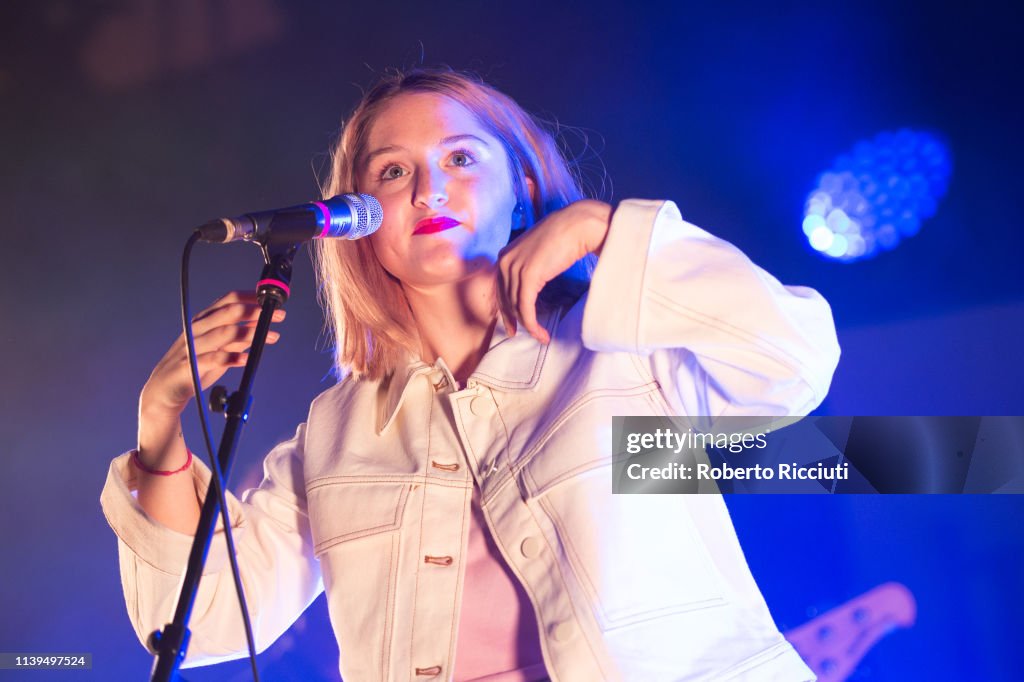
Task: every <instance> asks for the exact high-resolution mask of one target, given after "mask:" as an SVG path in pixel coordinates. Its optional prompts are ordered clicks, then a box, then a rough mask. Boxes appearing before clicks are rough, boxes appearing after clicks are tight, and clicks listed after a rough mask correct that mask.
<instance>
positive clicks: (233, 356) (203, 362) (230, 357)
mask: <svg viewBox="0 0 1024 682" xmlns="http://www.w3.org/2000/svg"><path fill="white" fill-rule="evenodd" d="M248 360H249V353H247V352H245V351H227V350H218V351H213V352H212V353H204V354H203V355H201V356H199V363H198V364H197V368H198V370H199V381H200V383H201V384H202V385H203V386H204V387H209V386H210V385H211V384H213V383H214V382H215V381H217V380H218V379H220V378H221V377H222V376H224V373H225V372H227V371H228V370H229V369H231V368H233V367H241V366H243V365H245V363H246V362H248ZM189 383H190V384H191V381H190V382H189Z"/></svg>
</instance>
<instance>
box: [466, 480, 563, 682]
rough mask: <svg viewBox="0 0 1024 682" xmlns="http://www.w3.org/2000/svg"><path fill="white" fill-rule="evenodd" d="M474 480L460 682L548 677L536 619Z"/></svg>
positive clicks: (522, 681) (507, 681)
mask: <svg viewBox="0 0 1024 682" xmlns="http://www.w3.org/2000/svg"><path fill="white" fill-rule="evenodd" d="M479 495H480V493H479V491H478V490H477V489H476V487H475V486H474V488H473V502H472V505H471V510H472V513H471V514H470V522H469V549H468V550H467V555H466V582H465V584H464V585H463V588H462V613H461V616H460V618H459V639H458V643H457V644H456V645H455V646H456V650H455V677H454V679H455V680H456V682H468V681H469V680H475V681H478V682H535V681H537V680H546V679H548V674H547V669H546V668H545V667H544V659H543V657H542V655H541V650H540V636H539V635H538V633H537V619H536V617H535V616H534V614H533V607H532V606H531V605H530V598H529V597H527V596H526V592H525V591H524V590H523V588H522V586H521V585H520V584H519V581H518V580H516V578H515V576H513V575H512V571H511V570H509V568H508V566H507V565H506V564H505V561H504V559H502V557H501V554H500V553H499V551H498V547H497V545H495V544H494V539H493V538H492V537H491V534H490V533H489V532H488V531H487V526H486V524H485V523H484V515H483V510H482V509H481V508H480V497H479Z"/></svg>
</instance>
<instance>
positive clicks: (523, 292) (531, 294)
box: [516, 276, 551, 344]
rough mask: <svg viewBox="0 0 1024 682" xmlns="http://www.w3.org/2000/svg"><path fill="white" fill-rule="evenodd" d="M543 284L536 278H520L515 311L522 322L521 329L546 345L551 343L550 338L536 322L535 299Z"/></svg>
mask: <svg viewBox="0 0 1024 682" xmlns="http://www.w3.org/2000/svg"><path fill="white" fill-rule="evenodd" d="M545 284H546V282H542V281H540V279H539V278H537V277H529V276H525V277H521V278H520V280H519V296H518V299H519V300H518V307H517V308H516V310H517V311H518V313H519V319H520V320H522V321H523V327H525V328H526V331H528V332H529V333H530V336H532V337H533V338H535V339H537V340H538V341H540V342H541V343H545V344H546V343H550V342H551V337H550V336H549V335H548V332H547V330H546V329H544V327H542V326H541V325H540V323H538V322H537V297H538V296H539V295H540V292H541V290H542V289H543V288H544V285H545Z"/></svg>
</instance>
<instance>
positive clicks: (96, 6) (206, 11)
mask: <svg viewBox="0 0 1024 682" xmlns="http://www.w3.org/2000/svg"><path fill="white" fill-rule="evenodd" d="M371 5H372V6H371ZM1021 14H1022V11H1021V9H1020V6H1019V5H1015V6H1014V5H1011V4H1010V3H1005V4H1002V5H1001V4H997V3H973V4H969V5H968V4H965V3H952V2H950V3H941V2H940V3H925V2H919V3H910V2H870V1H869V2H864V1H860V2H847V3H824V2H818V3H797V2H781V3H770V4H768V3H749V4H746V5H744V4H735V3H721V4H720V6H719V5H715V4H713V3H695V2H677V3H664V4H658V3H646V4H643V5H640V6H633V7H629V6H627V5H626V4H625V3H614V2H606V1H603V0H601V1H591V2H586V3H583V2H575V3H548V2H534V1H525V2H518V3H513V4H508V5H504V4H502V5H500V6H499V5H498V4H497V3H481V2H468V1H467V2H452V3H416V4H415V5H414V4H404V3H390V4H384V3H380V4H374V3H364V4H363V6H359V7H355V6H351V7H349V8H347V9H346V8H345V5H343V4H342V3H328V2H324V3H314V2H310V1H303V2H288V3H285V2H283V0H249V1H248V2H243V1H242V0H188V1H182V2H175V3H150V2H146V1H144V0H124V1H122V2H69V1H61V0H40V1H38V2H25V1H22V2H14V3H5V5H4V7H3V9H2V10H0V35H2V40H0V101H2V106H0V150H2V154H0V177H2V178H3V181H2V183H0V207H2V208H0V210H2V214H0V215H2V220H0V230H2V237H3V247H4V248H3V255H4V259H3V260H4V263H3V271H4V278H3V284H4V291H5V292H6V300H5V304H4V306H3V310H2V312H0V377H2V381H3V386H4V388H5V390H4V391H3V401H4V403H3V406H2V410H0V448H2V450H0V452H2V455H3V457H2V460H0V461H2V464H0V467H2V472H3V474H2V476H0V496H2V499H3V500H4V501H5V502H6V505H5V513H4V514H2V515H0V538H2V540H3V542H4V551H5V557H4V562H3V576H2V577H3V580H2V581H0V600H2V602H0V603H3V605H4V607H5V611H4V616H3V618H2V619H0V650H2V651H80V652H83V651H88V652H92V653H93V670H92V673H91V674H90V673H77V674H71V673H68V674H63V675H62V674H58V673H32V674H31V675H29V674H28V673H11V672H3V671H0V679H15V677H16V676H18V675H24V677H17V679H33V680H43V679H86V678H88V679H104V680H107V679H141V678H142V677H143V676H144V675H146V673H147V671H148V668H149V656H148V655H147V654H146V652H145V651H144V650H143V648H142V647H141V646H140V644H139V642H138V641H137V639H136V638H135V635H134V633H133V631H132V629H131V627H130V625H129V622H128V619H127V616H126V613H125V608H124V604H123V600H122V595H121V589H120V581H119V576H118V569H117V557H116V542H115V537H114V535H113V533H112V532H111V531H110V529H109V528H108V526H107V525H106V522H105V520H104V519H103V516H102V514H101V512H100V508H99V503H98V498H99V492H100V489H101V487H102V484H103V481H104V478H105V476H106V469H107V466H108V462H109V460H110V459H111V458H112V457H113V456H115V455H117V454H118V453H120V452H122V451H124V450H126V449H128V448H130V447H132V446H133V444H134V440H135V433H134V431H135V410H136V402H137V395H138V390H139V389H140V388H141V386H142V384H143V383H144V382H145V380H146V377H147V376H148V373H149V371H150V370H151V369H152V367H153V365H154V364H155V362H156V361H157V360H158V359H159V357H160V356H161V355H162V354H163V352H164V350H165V349H166V347H167V346H168V345H169V344H170V343H171V341H172V340H173V338H174V337H175V336H176V335H177V334H178V333H179V330H178V322H177V319H178V309H177V278H178V264H179V254H180V249H181V246H182V245H183V242H184V239H185V237H186V236H187V234H188V232H189V230H190V228H191V227H192V226H194V225H196V224H198V223H200V222H203V221H205V220H206V219H208V218H211V217H215V216H220V215H233V214H236V213H238V212H240V211H244V210H252V209H259V208H266V207H272V206H280V205H288V204H291V203H296V202H299V201H304V200H307V199H311V198H313V197H314V196H315V195H316V182H315V180H314V176H315V174H316V173H319V174H320V175H321V176H322V175H323V174H324V172H325V168H326V155H325V152H326V150H327V148H328V146H329V144H330V142H331V140H332V138H333V137H334V135H335V134H336V133H337V130H338V127H339V124H340V120H341V117H342V116H343V115H344V114H345V113H346V112H347V111H348V110H349V109H350V108H351V106H352V105H353V104H354V102H355V101H356V99H357V97H358V95H359V93H360V87H365V86H366V85H369V84H370V83H371V82H372V81H373V80H374V75H375V74H376V73H380V72H382V71H383V70H384V69H386V68H388V67H393V66H403V65H404V66H411V65H414V64H416V63H418V62H419V61H420V59H421V55H422V58H423V61H424V62H425V63H426V64H439V63H447V64H451V65H453V66H455V67H458V68H469V69H474V70H476V71H477V72H479V73H480V74H481V75H483V76H484V77H485V78H486V79H488V80H489V81H490V82H492V83H493V84H495V85H497V86H498V87H499V88H501V89H503V90H505V91H506V92H508V93H509V94H511V95H512V96H513V97H515V98H516V99H517V100H518V101H519V102H520V103H521V104H523V105H524V106H525V107H526V108H527V109H529V110H531V111H533V112H535V113H539V114H541V115H542V116H545V117H547V118H549V119H555V118H556V119H557V120H558V121H559V122H561V124H563V125H564V126H567V128H566V129H565V131H564V132H565V134H566V139H567V140H568V142H569V144H570V147H571V148H572V149H573V150H574V152H575V153H577V154H582V156H583V157H584V164H583V165H584V166H585V168H586V169H587V171H588V174H589V178H590V179H591V184H592V185H593V186H594V187H595V188H602V187H603V192H602V193H601V196H602V197H603V198H605V199H608V200H612V201H617V200H620V199H623V198H627V197H643V198H671V199H673V200H675V201H676V202H677V203H678V205H679V206H680V208H681V210H682V212H683V215H684V217H686V218H687V219H689V220H690V221H691V222H694V223H696V224H698V225H701V226H703V227H705V228H706V229H708V230H710V231H712V232H713V233H715V234H717V235H719V236H721V237H723V238H725V239H727V240H729V241H732V242H733V243H735V244H737V245H738V246H739V247H740V248H742V249H743V250H744V251H745V252H746V253H747V254H749V255H750V256H751V258H752V259H753V260H754V261H755V262H757V263H758V264H760V265H762V266H763V267H765V268H766V269H767V270H769V271H770V272H772V273H774V274H775V275H776V276H778V277H779V278H780V279H781V280H782V281H784V282H786V283H789V284H803V285H808V286H812V287H814V288H816V289H818V290H819V291H820V292H822V293H823V294H824V295H825V297H826V298H827V299H828V300H829V301H830V302H831V303H832V305H833V310H834V314H835V319H836V323H837V326H838V329H839V338H840V343H841V344H842V347H843V359H842V361H841V363H840V365H839V370H838V372H837V374H836V377H835V381H834V384H833V388H832V391H831V394H830V395H829V397H828V399H827V400H826V402H825V403H824V405H823V406H822V408H821V410H820V411H821V412H822V413H826V414H908V415H909V414H975V415H983V414H1020V413H1021V412H1022V410H1021V391H1020V386H1021V385H1022V383H1024V370H1022V362H1021V359H1020V352H1019V350H1018V349H1019V347H1020V346H1021V342H1022V339H1024V268H1021V267H1020V264H1019V262H1020V260H1021V253H1022V248H1021V228H1020V202H1019V193H1020V188H1019V186H1018V185H1019V179H1020V176H1021V174H1020V171H1019V169H1020V166H1021V160H1022V159H1021V152H1022V145H1021V126H1020V121H1021V120H1022V117H1021V106H1020V105H1021V95H1020V88H1019V80H1020V76H1019V74H1020V72H1021V66H1022V62H1024V60H1022V54H1021V53H1022V48H1021V42H1022V41H1020V39H1019V27H1020V25H1021V19H1022V17H1021ZM900 127H911V128H915V129H922V130H933V131H937V132H939V133H941V134H942V135H943V136H944V138H945V140H946V141H947V142H948V144H949V146H950V149H951V151H952V155H953V176H952V181H951V184H950V189H949V192H948V194H947V196H946V197H945V198H944V199H943V201H942V202H941V204H940V206H939V210H938V213H937V214H936V216H935V217H934V218H932V219H931V220H930V221H928V222H927V223H925V224H924V226H923V228H922V230H921V232H920V234H918V235H917V236H915V237H913V238H912V239H909V240H907V241H906V242H905V243H903V244H902V245H901V246H900V247H899V248H898V249H897V250H895V251H893V252H891V253H885V254H883V255H882V256H880V257H878V258H875V259H872V260H870V261H865V262H862V263H856V264H852V265H842V264H838V263H833V262H829V261H826V260H824V259H822V258H820V257H819V256H818V255H816V254H815V253H813V252H812V251H811V250H810V249H809V247H807V245H806V243H805V240H804V237H803V234H802V232H801V230H800V221H801V218H802V210H803V202H804V199H805V197H806V195H807V193H808V192H809V191H810V190H811V189H812V187H813V186H814V183H815V180H816V176H817V174H818V173H819V172H821V171H823V170H825V169H826V168H828V167H829V166H830V165H831V163H832V162H833V160H834V159H835V157H836V156H838V155H839V154H840V153H842V152H845V151H848V150H849V149H850V148H851V147H852V146H853V145H854V144H855V143H856V142H857V141H858V140H861V139H865V138H870V137H873V136H874V135H875V134H876V133H877V132H879V131H882V130H895V129H897V128H900ZM602 164H603V165H602ZM603 168H604V169H606V173H605V171H604V170H602V169H603ZM259 268H260V262H259V258H258V253H257V251H256V250H255V249H253V248H252V247H250V246H247V245H238V246H232V247H225V248H213V247H207V248H202V249H200V250H199V252H198V253H197V256H196V258H195V259H194V271H193V272H194V288H193V291H194V296H195V299H196V304H197V306H199V305H200V304H202V305H205V302H206V301H209V300H210V299H212V298H214V297H216V296H218V295H219V294H220V293H222V292H223V291H224V290H226V289H231V288H243V287H246V286H249V285H250V284H251V283H252V282H253V280H254V279H255V277H256V275H257V274H258V272H259ZM297 270H298V272H297V275H296V277H295V285H294V292H295V295H294V298H293V300H292V301H291V302H290V304H289V310H290V314H289V318H288V322H287V324H286V325H285V327H284V331H285V335H284V338H283V339H282V341H281V343H279V344H278V345H277V346H275V347H274V348H273V350H272V351H271V352H270V353H269V354H268V355H267V356H266V358H265V361H264V366H263V369H262V371H261V375H260V377H259V380H258V382H257V386H256V407H255V409H254V411H253V423H252V424H251V425H250V426H249V427H248V429H247V431H246V433H245V435H244V437H243V447H242V452H241V454H240V456H239V459H238V461H237V464H236V466H235V472H234V477H233V485H232V488H233V489H235V490H240V489H244V488H245V487H248V486H250V485H253V484H255V483H256V482H257V481H258V478H259V475H260V469H259V463H260V460H261V458H262V456H263V454H265V452H266V451H267V450H268V449H269V447H270V446H271V445H272V444H273V443H274V442H276V441H277V440H280V439H282V438H285V437H287V436H290V435H291V433H292V431H293V429H294V426H295V424H296V423H298V422H300V421H302V419H303V418H304V415H305V410H306V406H307V405H308V402H309V400H310V399H311V398H312V397H313V396H314V395H315V394H317V393H318V392H320V391H321V390H324V389H326V388H327V387H328V386H329V385H330V379H329V378H328V376H327V373H328V369H329V364H330V363H329V356H328V355H327V354H326V353H325V352H324V351H323V343H322V337H321V333H320V330H321V324H322V321H321V317H320V314H319V312H318V310H317V307H316V304H315V300H314V289H313V282H312V274H311V268H310V267H309V264H308V261H307V259H305V258H300V259H299V264H298V267H297ZM191 433H193V434H195V433H196V432H195V431H194V430H193V431H191ZM194 440H195V436H194V435H193V441H194ZM728 503H729V506H730V509H731V510H732V513H733V516H734V519H735V522H736V526H737V530H738V532H739V535H740V539H741V541H742V543H743V546H744V548H745V550H746V553H747V557H748V559H749V562H750V564H751V567H752V569H753V572H754V575H755V576H756V577H757V579H758V582H759V584H760V585H761V587H762V589H763V591H764V594H765V597H766V599H767V601H768V604H769V606H770V607H771V609H772V612H773V614H774V615H775V617H776V620H777V621H778V623H779V625H780V627H782V628H783V629H786V628H790V627H795V626H797V625H800V624H801V623H803V622H805V621H807V620H809V619H811V618H812V617H813V616H814V615H816V614H818V613H822V612H824V611H826V610H827V609H829V608H831V607H833V606H836V605H838V604H841V603H843V602H845V601H847V600H848V599H851V598H853V597H855V596H856V595H858V594H861V593H863V592H865V591H867V590H868V589H870V588H871V587H873V586H875V585H877V584H880V583H883V582H886V581H892V580H895V581H899V582H902V583H903V584H905V585H907V586H908V587H909V588H910V590H911V591H912V592H913V593H914V595H915V597H916V599H917V602H918V609H919V613H918V619H917V622H916V624H915V625H914V626H913V627H912V628H911V629H909V630H902V631H897V632H895V633H893V634H891V635H890V636H888V637H887V638H885V639H884V640H883V641H881V642H880V643H879V644H878V645H877V646H875V647H874V648H873V649H872V650H871V651H870V653H869V654H868V655H867V657H866V658H865V659H864V660H863V662H862V663H861V665H860V667H859V669H858V671H857V672H856V673H855V675H854V679H864V680H867V679H876V680H907V679H930V680H981V679H984V680H1012V679H1018V676H1019V673H1018V672H1016V671H1018V670H1019V664H1018V662H1017V655H1016V654H1014V653H1013V647H1014V646H1015V645H1016V646H1017V647H1018V651H1019V645H1020V644H1021V643H1022V642H1021V635H1020V632H1021V628H1020V626H1019V623H1018V622H1017V614H1018V613H1019V612H1020V609H1021V607H1022V606H1024V588H1022V581H1021V578H1020V575H1021V565H1022V559H1024V536H1022V533H1021V530H1020V525H1019V518H1020V517H1021V513H1022V512H1024V499H1022V498H1020V497H1016V496H1002V497H937V496H936V497H884V498H883V497H844V498H824V497H822V498H811V497H800V498H794V497H775V498H772V497H734V498H730V499H729V500H728ZM336 657H337V651H336V648H335V644H334V640H333V636H332V634H331V632H330V626H329V624H328V622H327V618H326V608H325V605H324V601H323V599H322V598H321V599H319V600H318V601H317V602H316V603H315V604H314V606H313V607H312V608H311V609H310V610H309V611H308V612H307V614H306V615H305V616H304V617H303V618H302V619H301V620H300V621H299V623H298V624H297V625H296V626H295V627H294V628H293V629H292V630H291V631H290V632H289V633H288V634H287V635H285V636H284V637H283V638H282V639H281V640H280V641H279V642H278V643H277V644H275V645H274V646H273V647H272V648H271V649H270V650H269V651H268V652H267V653H266V654H264V655H262V656H261V657H260V660H261V665H263V667H264V674H265V676H266V677H267V678H268V679H320V678H322V679H336V678H337V658H336ZM247 665H248V664H247V663H246V662H245V661H241V662H236V663H231V664H226V665H224V666H221V667H219V668H214V669H206V670H197V671H192V672H189V673H187V675H186V677H187V678H188V679H192V680H215V679H216V680H224V679H246V675H247V670H248V668H247ZM90 675H91V676H90Z"/></svg>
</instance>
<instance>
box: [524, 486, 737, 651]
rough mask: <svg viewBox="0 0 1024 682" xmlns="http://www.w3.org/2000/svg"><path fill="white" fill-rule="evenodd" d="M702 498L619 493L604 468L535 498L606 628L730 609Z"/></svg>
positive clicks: (570, 571) (595, 612)
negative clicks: (704, 533)
mask: <svg viewBox="0 0 1024 682" xmlns="http://www.w3.org/2000/svg"><path fill="white" fill-rule="evenodd" d="M699 497H700V496H697V495H693V496H681V495H613V494H612V493H611V468H610V467H601V468H598V469H593V470H590V471H587V472H586V473H583V474H579V475H576V476H573V477H572V478H571V479H569V480H566V481H564V482H563V483H561V484H560V485H557V486H554V487H551V488H550V489H548V490H547V491H546V492H545V493H544V494H543V495H541V496H540V497H538V498H536V499H537V502H538V503H539V504H540V506H541V508H542V509H543V510H544V512H545V515H546V517H547V518H548V519H549V520H550V521H551V523H552V526H553V531H554V535H555V537H556V538H557V544H558V545H559V546H560V548H561V550H562V551H561V554H562V556H563V557H564V560H565V561H567V562H568V564H569V569H570V570H569V573H570V574H571V575H572V576H573V577H574V578H575V579H576V582H577V583H578V586H579V587H580V589H581V590H582V591H583V592H584V593H585V594H586V595H587V597H588V602H589V603H590V606H591V607H592V610H593V611H594V614H595V616H596V617H597V619H598V623H599V625H600V626H601V628H602V629H603V630H605V631H607V630H611V629H614V628H617V627H624V626H627V625H633V624H636V623H640V622H643V621H647V620H652V619H656V618H661V617H664V616H668V615H671V614H676V613H681V612H686V611H694V610H698V609H705V608H711V607H715V606H721V605H723V604H725V603H726V600H725V599H724V597H723V591H722V587H721V581H720V579H719V576H718V574H717V572H716V571H715V569H714V564H713V561H712V559H711V556H710V554H709V551H708V548H707V547H706V546H705V544H704V542H703V541H702V540H701V537H700V533H699V532H698V531H697V528H696V526H695V523H698V522H700V519H696V518H694V516H693V515H694V512H695V511H699V509H700V508H701V507H703V506H704V505H702V504H701V503H702V502H703V500H699V499H697V498H699ZM690 498H693V499H690ZM708 501H710V500H708ZM694 502H696V503H697V504H696V505H694V504H693V503H694ZM695 507H696V509H695ZM730 530H731V529H730Z"/></svg>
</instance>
